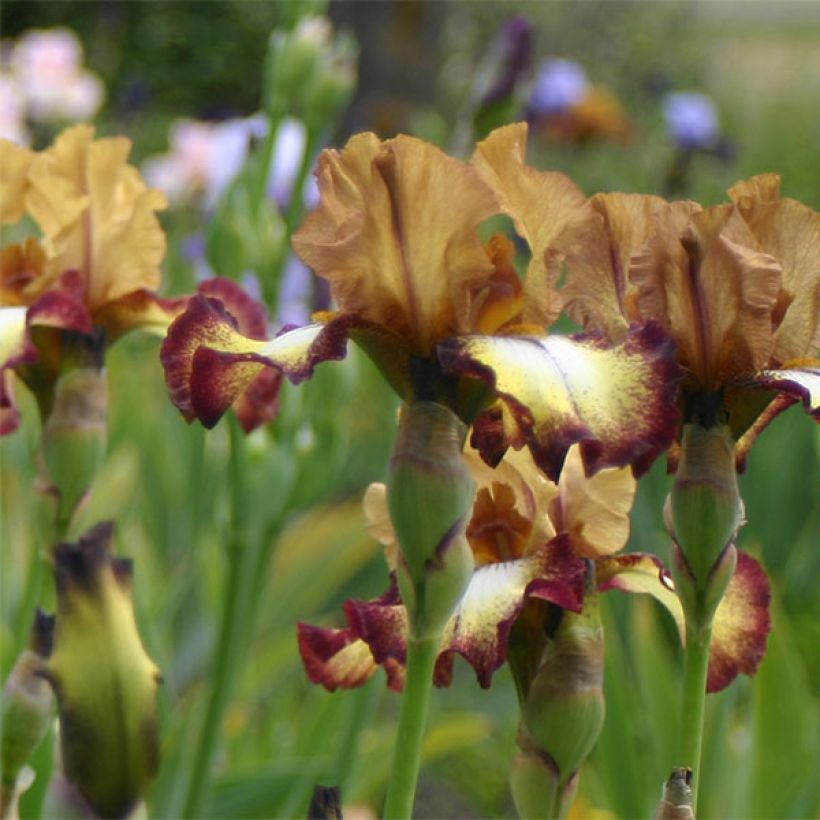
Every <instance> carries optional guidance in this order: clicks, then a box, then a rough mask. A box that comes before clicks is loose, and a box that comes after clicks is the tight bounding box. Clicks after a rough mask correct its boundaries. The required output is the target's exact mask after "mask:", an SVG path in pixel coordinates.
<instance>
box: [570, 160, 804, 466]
mask: <svg viewBox="0 0 820 820" xmlns="http://www.w3.org/2000/svg"><path fill="white" fill-rule="evenodd" d="M729 195H730V197H731V199H732V202H731V203H729V204H723V205H717V206H715V207H711V208H706V209H704V208H701V207H700V206H699V205H697V204H696V203H694V202H671V203H670V202H666V201H664V200H663V199H660V198H659V197H655V196H645V195H640V194H631V195H630V194H598V195H597V196H595V197H593V198H592V200H591V201H590V207H591V208H592V209H593V210H594V211H595V213H596V217H597V218H596V222H595V223H594V225H593V227H592V230H591V231H590V233H589V235H588V237H587V241H586V242H585V244H584V246H583V247H582V248H578V249H577V250H576V252H574V253H573V254H572V255H571V256H570V258H569V259H568V264H569V268H570V273H569V275H568V277H567V283H566V287H565V288H564V289H563V291H562V298H563V301H564V305H565V308H566V310H567V312H568V313H569V314H570V315H571V316H572V317H573V318H574V319H576V320H577V321H579V322H581V323H583V324H584V326H585V327H586V328H587V329H589V330H590V331H592V332H598V333H602V334H603V335H604V336H605V337H606V338H608V339H610V340H617V339H620V338H622V337H623V336H624V334H626V333H627V332H628V328H629V327H630V324H631V323H633V322H646V321H654V322H658V323H660V324H661V325H662V326H663V327H664V329H665V330H666V331H667V332H668V333H669V334H670V335H671V336H672V337H673V338H674V339H675V341H676V343H677V350H678V361H679V363H680V365H681V366H682V368H683V372H684V378H683V381H682V385H681V386H682V390H681V398H680V404H681V410H682V412H683V419H684V421H692V420H698V421H700V423H702V424H703V425H704V426H706V427H709V426H711V424H712V423H714V422H715V421H720V420H722V419H723V418H724V417H725V419H726V421H727V423H728V425H729V427H730V429H731V432H732V435H733V437H734V439H735V440H736V442H737V444H736V455H737V463H738V466H739V468H741V469H742V468H743V466H744V463H745V459H746V456H747V453H748V451H749V448H750V447H751V445H752V443H753V442H754V440H755V438H756V437H757V436H758V435H759V434H760V432H761V431H762V430H763V429H764V428H765V427H766V425H767V424H769V422H771V420H772V419H773V418H775V417H776V416H777V415H778V414H779V413H780V412H781V411H782V410H784V409H785V408H787V407H789V406H790V405H792V404H795V403H798V402H800V403H802V405H803V407H804V408H805V409H806V410H807V411H808V412H809V413H810V414H812V415H813V416H814V418H815V419H817V420H820V264H818V261H817V260H818V259H820V214H818V213H817V212H816V211H814V210H812V209H811V208H809V207H808V206H806V205H804V204H802V203H801V202H798V201H796V200H794V199H788V198H784V197H781V195H780V179H779V177H777V176H776V175H774V174H764V175H761V176H757V177H753V178H752V179H749V180H747V181H744V182H740V183H738V184H737V185H735V186H734V187H733V188H732V189H731V190H730V191H729ZM707 417H711V418H707ZM675 455H676V454H675V453H674V452H673V453H672V462H673V466H674V462H675Z"/></svg>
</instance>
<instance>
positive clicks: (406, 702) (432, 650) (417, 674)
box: [384, 639, 439, 820]
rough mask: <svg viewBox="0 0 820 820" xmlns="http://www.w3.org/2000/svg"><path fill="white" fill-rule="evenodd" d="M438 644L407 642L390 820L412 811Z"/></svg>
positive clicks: (387, 812)
mask: <svg viewBox="0 0 820 820" xmlns="http://www.w3.org/2000/svg"><path fill="white" fill-rule="evenodd" d="M438 645H439V642H438V640H437V639H432V640H431V639H427V640H424V641H414V640H411V641H409V642H408V646H407V667H406V670H407V671H406V678H405V682H404V693H403V694H402V700H401V712H400V714H399V731H398V735H397V737H396V748H395V751H394V753H393V768H392V771H391V773H390V785H389V786H388V789H387V802H386V804H385V808H384V816H385V818H387V820H405V818H406V820H409V818H410V817H411V816H412V813H413V800H414V798H415V795H416V781H417V780H418V777H419V768H420V766H421V747H422V743H423V741H424V727H425V724H426V722H427V710H428V707H429V704H430V690H431V688H432V685H433V668H434V667H435V664H436V656H437V655H438Z"/></svg>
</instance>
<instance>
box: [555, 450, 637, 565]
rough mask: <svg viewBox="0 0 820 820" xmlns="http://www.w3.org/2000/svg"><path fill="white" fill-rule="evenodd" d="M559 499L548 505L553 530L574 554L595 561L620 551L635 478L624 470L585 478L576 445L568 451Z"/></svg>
mask: <svg viewBox="0 0 820 820" xmlns="http://www.w3.org/2000/svg"><path fill="white" fill-rule="evenodd" d="M558 488H559V490H560V495H559V497H558V498H557V499H556V500H555V501H553V503H552V505H551V510H550V512H551V516H552V520H553V522H554V524H555V528H556V530H558V531H559V532H567V533H569V534H570V536H571V537H572V544H573V548H574V549H575V552H576V554H578V555H580V556H581V557H583V558H598V557H600V556H602V555H610V554H612V553H614V552H618V551H619V550H621V549H623V547H624V545H625V544H626V542H627V539H628V538H629V511H630V510H631V509H632V502H633V501H634V499H635V478H634V477H633V475H632V472H631V471H630V470H629V469H627V468H620V469H607V470H601V471H600V472H598V473H596V474H595V475H593V476H591V477H589V476H587V474H586V471H585V470H584V465H583V461H582V459H581V451H580V448H579V447H578V445H573V446H572V447H570V449H569V451H568V453H567V458H566V460H565V461H564V467H563V469H562V470H561V477H560V479H559V480H558Z"/></svg>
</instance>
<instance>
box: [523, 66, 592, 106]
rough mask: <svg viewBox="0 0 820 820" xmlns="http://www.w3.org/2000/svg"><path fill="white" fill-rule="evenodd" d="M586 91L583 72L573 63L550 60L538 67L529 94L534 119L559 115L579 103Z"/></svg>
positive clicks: (584, 72)
mask: <svg viewBox="0 0 820 820" xmlns="http://www.w3.org/2000/svg"><path fill="white" fill-rule="evenodd" d="M588 88H589V81H588V80H587V75H586V71H584V69H583V67H582V66H581V65H579V64H578V63H576V62H573V61H572V60H561V59H549V60H544V61H542V62H541V63H540V65H539V66H538V71H537V72H536V76H535V82H534V84H533V87H532V92H531V93H530V105H529V108H530V111H531V112H532V113H533V114H534V115H536V116H545V115H550V114H560V113H563V112H564V111H566V110H567V109H568V108H570V107H572V106H573V105H576V104H577V103H579V102H580V101H581V100H582V99H583V98H584V95H585V94H586V92H587V90H588Z"/></svg>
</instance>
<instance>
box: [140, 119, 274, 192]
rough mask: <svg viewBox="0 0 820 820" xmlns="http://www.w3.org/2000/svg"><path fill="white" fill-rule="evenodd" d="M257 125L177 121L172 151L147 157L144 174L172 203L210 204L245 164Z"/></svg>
mask: <svg viewBox="0 0 820 820" xmlns="http://www.w3.org/2000/svg"><path fill="white" fill-rule="evenodd" d="M257 128H258V123H256V122H255V121H254V120H252V119H231V120H224V121H223V122H199V121H196V120H190V119H185V120H178V121H176V122H175V123H174V124H173V125H172V126H171V132H170V143H171V150H170V151H169V152H168V153H167V154H161V155H157V156H154V157H150V158H149V159H148V160H146V162H145V163H144V164H143V168H142V170H143V174H144V175H145V178H146V179H147V180H148V184H149V185H151V186H153V187H156V188H159V189H160V190H161V191H163V192H164V193H165V194H166V195H167V196H168V199H170V200H171V202H175V203H179V202H181V201H183V200H185V199H186V198H188V197H202V198H203V199H204V202H205V206H206V207H211V206H213V205H215V204H216V201H217V200H218V199H219V197H220V196H221V194H222V193H223V192H224V190H225V189H226V188H227V187H228V185H229V184H230V183H231V181H232V180H233V178H234V177H235V176H236V174H237V173H238V172H239V170H240V168H242V166H243V165H244V163H245V159H246V158H247V156H248V149H249V147H250V142H251V137H253V136H254V135H255V133H256V129H257Z"/></svg>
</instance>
